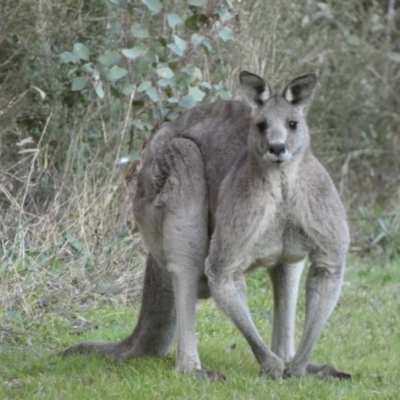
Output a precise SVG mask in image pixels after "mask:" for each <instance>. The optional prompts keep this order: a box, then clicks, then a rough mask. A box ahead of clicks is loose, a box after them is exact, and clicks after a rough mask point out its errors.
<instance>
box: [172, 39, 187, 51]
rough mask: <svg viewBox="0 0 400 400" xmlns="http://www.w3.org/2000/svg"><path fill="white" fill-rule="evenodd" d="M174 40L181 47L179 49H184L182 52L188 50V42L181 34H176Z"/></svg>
mask: <svg viewBox="0 0 400 400" xmlns="http://www.w3.org/2000/svg"><path fill="white" fill-rule="evenodd" d="M174 42H175V44H176V45H177V46H178V47H179V49H180V50H182V52H184V51H185V50H186V46H187V43H186V41H184V40H183V39H181V38H180V37H179V36H176V35H174Z"/></svg>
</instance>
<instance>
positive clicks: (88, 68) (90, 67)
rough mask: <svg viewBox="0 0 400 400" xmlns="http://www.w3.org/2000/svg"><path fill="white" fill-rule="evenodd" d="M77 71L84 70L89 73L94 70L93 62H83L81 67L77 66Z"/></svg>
mask: <svg viewBox="0 0 400 400" xmlns="http://www.w3.org/2000/svg"><path fill="white" fill-rule="evenodd" d="M79 71H82V72H85V73H87V74H91V73H92V72H93V71H94V69H93V63H86V64H83V65H82V67H80V68H79Z"/></svg>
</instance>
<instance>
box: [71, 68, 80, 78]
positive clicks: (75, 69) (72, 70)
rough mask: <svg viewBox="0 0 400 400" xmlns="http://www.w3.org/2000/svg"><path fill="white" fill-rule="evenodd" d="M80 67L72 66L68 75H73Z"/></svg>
mask: <svg viewBox="0 0 400 400" xmlns="http://www.w3.org/2000/svg"><path fill="white" fill-rule="evenodd" d="M78 68H79V67H74V68H71V69H70V70H69V71H68V76H71V75H72V74H73V73H74V72H76V71H77V70H78Z"/></svg>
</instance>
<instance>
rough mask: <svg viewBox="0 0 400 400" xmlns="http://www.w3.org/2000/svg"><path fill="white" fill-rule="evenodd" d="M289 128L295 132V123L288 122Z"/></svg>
mask: <svg viewBox="0 0 400 400" xmlns="http://www.w3.org/2000/svg"><path fill="white" fill-rule="evenodd" d="M289 128H290V129H292V130H294V131H295V130H296V128H297V121H289Z"/></svg>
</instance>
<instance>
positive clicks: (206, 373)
mask: <svg viewBox="0 0 400 400" xmlns="http://www.w3.org/2000/svg"><path fill="white" fill-rule="evenodd" d="M196 377H197V379H199V380H209V381H210V382H225V381H226V380H227V378H226V376H225V375H224V374H223V373H222V372H219V371H216V370H213V369H197V370H196Z"/></svg>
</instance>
